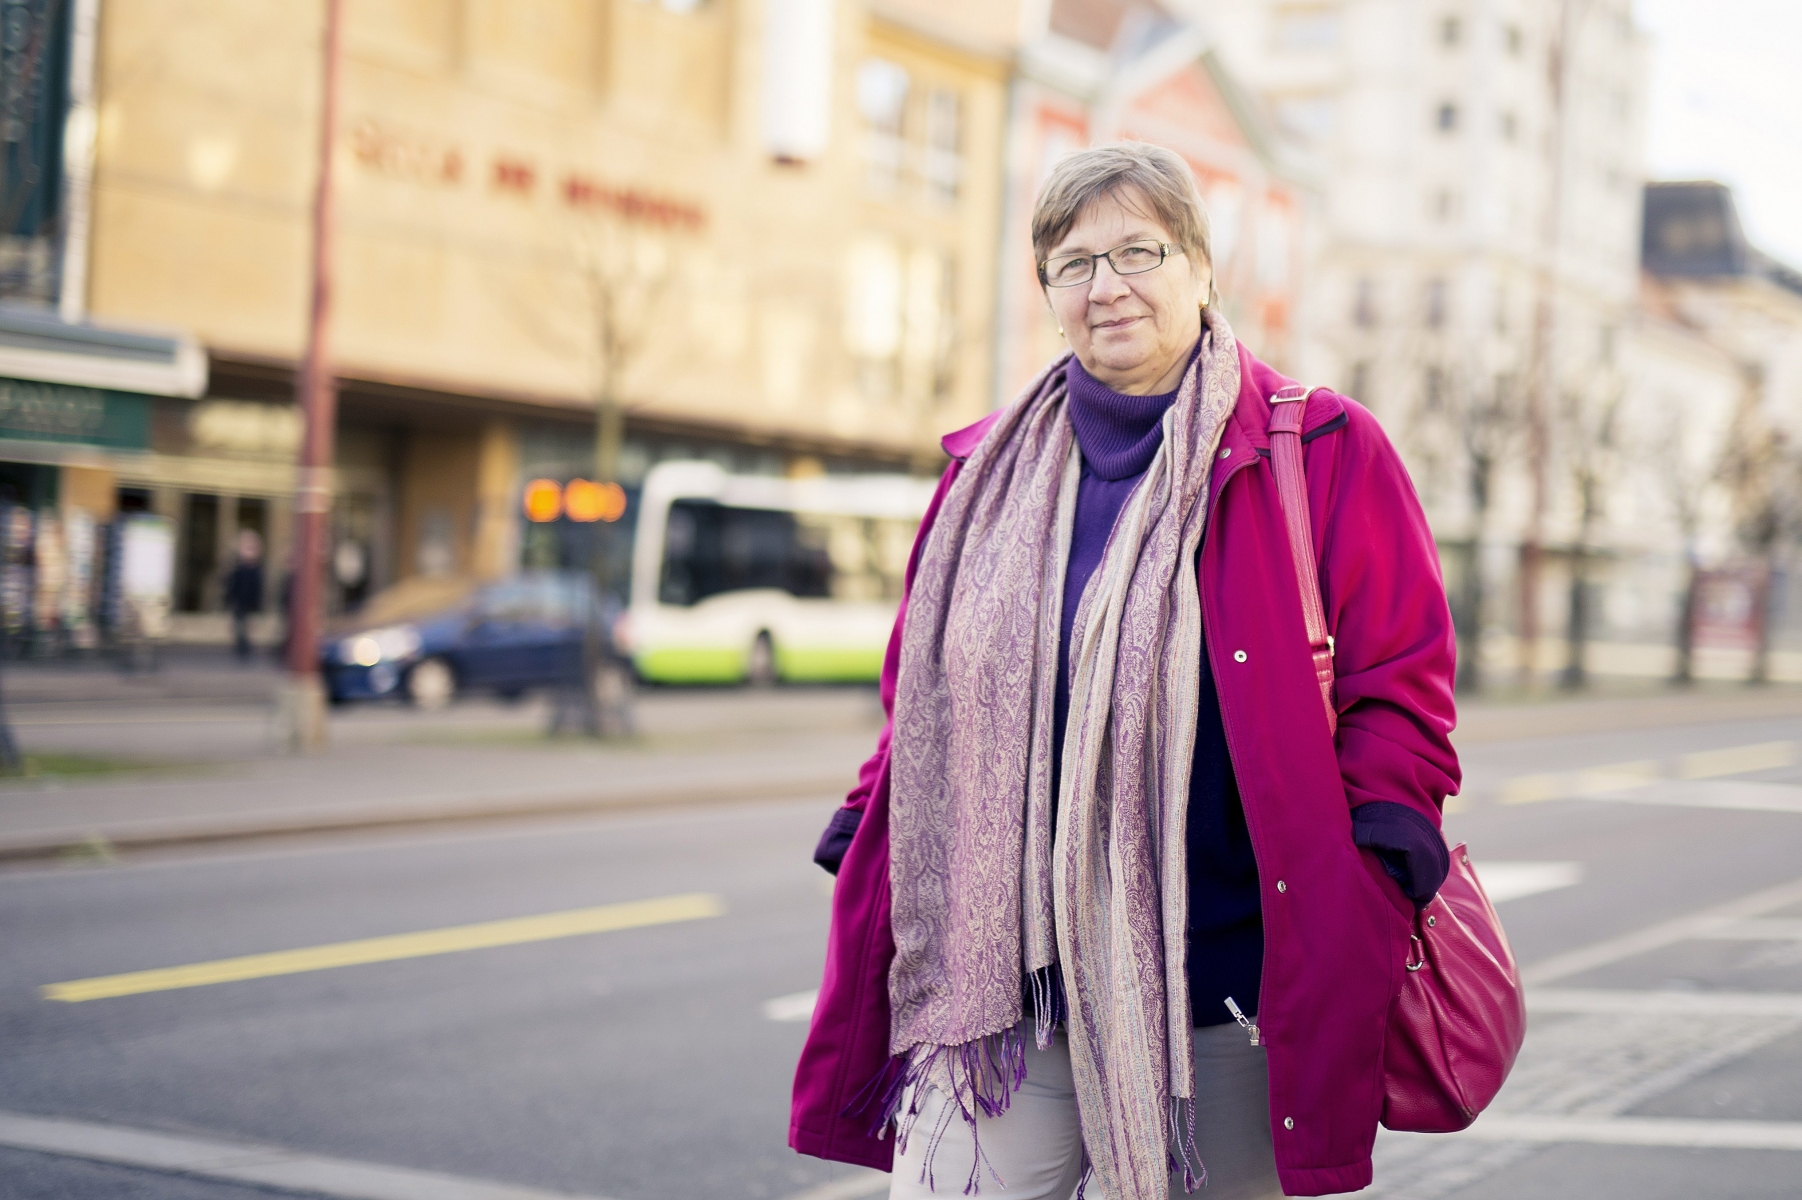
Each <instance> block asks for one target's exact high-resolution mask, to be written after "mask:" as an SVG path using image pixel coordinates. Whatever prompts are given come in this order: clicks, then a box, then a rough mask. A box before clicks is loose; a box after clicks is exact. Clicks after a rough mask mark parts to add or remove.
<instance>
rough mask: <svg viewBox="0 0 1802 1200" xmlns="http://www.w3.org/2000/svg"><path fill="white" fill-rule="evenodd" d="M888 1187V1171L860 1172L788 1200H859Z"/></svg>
mask: <svg viewBox="0 0 1802 1200" xmlns="http://www.w3.org/2000/svg"><path fill="white" fill-rule="evenodd" d="M888 1187H889V1175H888V1173H887V1172H886V1171H864V1170H859V1171H858V1172H857V1174H855V1175H847V1176H845V1177H844V1178H843V1179H834V1180H832V1181H831V1182H830V1183H822V1184H821V1185H820V1186H819V1187H816V1188H808V1189H807V1190H806V1191H805V1192H797V1193H795V1194H794V1195H793V1196H790V1197H788V1200H857V1198H858V1197H860V1196H874V1195H876V1194H877V1193H878V1192H886V1191H888Z"/></svg>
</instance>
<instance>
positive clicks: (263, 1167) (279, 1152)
mask: <svg viewBox="0 0 1802 1200" xmlns="http://www.w3.org/2000/svg"><path fill="white" fill-rule="evenodd" d="M0 1146H11V1147H13V1148H14V1149H18V1150H31V1151H35V1152H36V1153H39V1154H55V1155H59V1156H61V1157H64V1158H81V1159H87V1160H89V1161H91V1162H105V1163H115V1164H117V1165H120V1166H126V1167H136V1168H139V1169H142V1170H150V1171H160V1172H164V1173H166V1174H170V1175H188V1176H196V1177H199V1178H201V1179H218V1180H224V1181H226V1182H230V1183H244V1184H250V1185H252V1186H255V1187H261V1188H275V1189H277V1190H279V1191H289V1192H303V1193H305V1194H306V1195H309V1196H327V1197H331V1198H332V1200H601V1198H600V1197H593V1196H590V1197H582V1196H574V1195H572V1194H570V1193H568V1192H552V1191H546V1190H544V1189H542V1188H532V1187H522V1186H520V1185H517V1184H509V1183H495V1182H492V1181H490V1180H486V1179H470V1178H468V1177H466V1176H461V1175H443V1174H439V1173H438V1172H436V1171H416V1170H413V1169H411V1168H408V1167H390V1166H385V1165H383V1164H380V1163H367V1162H357V1161H355V1160H353V1159H345V1158H327V1157H324V1156H323V1155H317V1154H303V1153H301V1152H300V1151H297V1150H288V1149H284V1148H282V1147H279V1146H259V1145H247V1144H245V1143H242V1142H228V1141H216V1140H213V1139H210V1138H196V1137H186V1136H182V1137H177V1136H174V1135H172V1134H166V1133H153V1132H151V1131H149V1130H145V1129H131V1128H127V1127H125V1126H121V1125H104V1124H101V1123H99V1122H95V1121H74V1120H70V1119H68V1118H66V1117H39V1116H33V1115H30V1114H27V1113H15V1112H0Z"/></svg>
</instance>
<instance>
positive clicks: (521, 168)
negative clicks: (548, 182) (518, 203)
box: [494, 158, 538, 196]
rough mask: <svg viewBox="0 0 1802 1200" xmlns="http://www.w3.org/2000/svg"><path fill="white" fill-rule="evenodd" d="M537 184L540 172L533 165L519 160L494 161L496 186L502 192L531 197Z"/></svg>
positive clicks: (500, 159) (499, 159)
mask: <svg viewBox="0 0 1802 1200" xmlns="http://www.w3.org/2000/svg"><path fill="white" fill-rule="evenodd" d="M537 182H538V172H537V170H535V169H534V168H533V166H532V164H531V163H527V162H521V161H520V160H519V159H517V158H497V159H495V160H494V186H495V187H496V188H498V189H500V190H501V191H503V192H518V193H519V194H520V195H522V196H523V195H529V194H530V193H531V191H532V188H533V186H534V185H535V184H536V183H537Z"/></svg>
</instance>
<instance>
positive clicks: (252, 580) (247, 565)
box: [225, 529, 263, 661]
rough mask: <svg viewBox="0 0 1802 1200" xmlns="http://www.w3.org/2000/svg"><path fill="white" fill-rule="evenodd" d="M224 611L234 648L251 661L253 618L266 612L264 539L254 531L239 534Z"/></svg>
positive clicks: (246, 659)
mask: <svg viewBox="0 0 1802 1200" xmlns="http://www.w3.org/2000/svg"><path fill="white" fill-rule="evenodd" d="M225 608H226V611H227V612H229V613H231V615H232V648H233V650H234V651H236V653H237V655H238V658H239V660H240V661H248V660H249V659H250V618H251V615H252V614H253V613H259V612H262V611H263V539H262V537H261V536H259V535H258V533H257V531H256V530H254V529H240V530H238V544H237V547H236V558H235V560H234V561H233V563H232V569H231V570H230V571H229V572H227V573H226V576H225Z"/></svg>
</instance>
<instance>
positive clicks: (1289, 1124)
mask: <svg viewBox="0 0 1802 1200" xmlns="http://www.w3.org/2000/svg"><path fill="white" fill-rule="evenodd" d="M1283 1128H1284V1129H1294V1128H1295V1118H1294V1117H1284V1118H1283Z"/></svg>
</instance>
